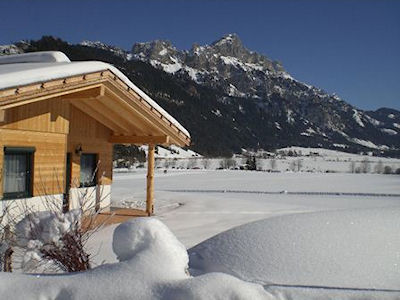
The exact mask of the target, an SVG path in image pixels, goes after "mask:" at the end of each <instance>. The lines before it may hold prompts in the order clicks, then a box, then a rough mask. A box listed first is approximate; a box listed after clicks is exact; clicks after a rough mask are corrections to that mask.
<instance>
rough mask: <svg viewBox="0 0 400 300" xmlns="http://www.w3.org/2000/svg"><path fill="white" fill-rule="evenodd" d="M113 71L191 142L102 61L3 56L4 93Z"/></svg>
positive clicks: (47, 54)
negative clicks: (18, 88)
mask: <svg viewBox="0 0 400 300" xmlns="http://www.w3.org/2000/svg"><path fill="white" fill-rule="evenodd" d="M105 70H109V71H111V72H112V73H113V74H114V75H116V76H117V77H118V78H119V79H120V80H122V81H123V82H124V83H125V84H126V85H127V86H128V87H130V88H131V89H132V90H133V91H135V92H136V93H137V94H138V95H139V96H140V97H141V98H143V99H144V100H145V101H146V102H147V103H148V104H149V105H150V106H151V107H152V108H153V109H155V110H156V111H158V112H159V113H160V114H161V115H162V116H163V117H164V118H166V119H167V120H168V121H170V122H171V123H172V124H173V125H175V126H176V127H177V128H178V130H180V131H181V132H182V133H183V134H185V135H186V136H187V137H189V138H190V134H189V132H188V131H187V130H186V129H185V128H184V127H183V126H182V125H181V124H180V123H179V122H178V121H177V120H175V118H173V117H172V116H171V115H170V114H169V113H167V112H166V111H165V110H164V109H163V108H162V107H161V106H159V105H158V104H157V103H156V102H155V101H154V100H153V99H151V98H150V97H149V96H148V95H147V94H146V93H144V92H143V91H142V90H141V89H139V88H138V87H137V86H136V85H135V84H133V83H132V82H131V81H130V80H129V79H128V77H126V76H125V75H124V74H123V73H122V72H121V71H119V70H118V69H117V68H115V67H114V66H112V65H110V64H108V63H104V62H100V61H80V62H71V61H70V60H69V58H68V57H67V56H66V55H65V54H64V53H62V52H59V51H44V52H34V53H25V54H16V55H7V56H0V90H2V89H8V88H14V87H20V86H25V85H29V84H33V83H41V82H46V81H49V80H55V79H61V78H66V77H71V76H76V75H83V74H89V73H93V72H99V71H105Z"/></svg>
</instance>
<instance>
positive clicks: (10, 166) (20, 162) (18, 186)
mask: <svg viewBox="0 0 400 300" xmlns="http://www.w3.org/2000/svg"><path fill="white" fill-rule="evenodd" d="M34 151H35V149H34V148H23V147H21V148H14V147H5V148H4V167H3V170H4V171H3V175H4V180H3V198H5V199H17V198H27V197H32V162H33V153H34Z"/></svg>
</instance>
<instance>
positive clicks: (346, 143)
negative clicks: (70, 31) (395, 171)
mask: <svg viewBox="0 0 400 300" xmlns="http://www.w3.org/2000/svg"><path fill="white" fill-rule="evenodd" d="M44 50H59V51H63V52H64V53H66V54H67V56H69V57H70V59H71V60H102V61H106V62H109V63H111V64H113V65H115V66H116V67H117V68H119V69H120V70H121V71H122V72H123V73H125V74H126V75H127V76H128V77H129V78H130V79H131V80H132V81H133V82H134V83H135V84H136V85H138V86H139V87H140V88H141V89H142V90H144V91H145V92H146V93H148V94H149V95H150V96H151V97H152V98H153V99H154V100H156V101H157V102H158V103H159V104H160V105H161V106H162V107H163V108H165V109H166V110H167V111H168V112H170V113H171V114H172V115H173V116H174V117H175V118H176V119H177V120H178V121H179V122H180V123H182V125H183V126H185V127H186V128H187V129H188V130H189V131H190V132H191V135H192V137H193V139H192V140H193V144H192V146H191V148H192V149H193V150H195V151H196V152H199V153H201V154H204V155H209V156H220V155H222V156H229V155H231V154H232V153H238V152H241V151H242V149H254V150H256V149H265V150H274V149H277V148H282V147H286V146H303V147H322V148H328V149H335V150H341V151H347V152H372V153H374V154H375V155H383V156H400V112H399V111H397V110H395V109H390V108H380V109H378V110H376V111H364V110H362V109H359V108H356V107H354V106H352V105H351V104H349V103H347V102H346V101H344V100H343V99H341V98H340V97H339V96H337V95H336V94H329V93H327V92H325V91H324V90H323V89H321V88H318V87H315V86H312V85H309V84H306V83H303V82H301V81H299V80H297V79H295V78H293V77H292V76H291V75H290V74H289V73H288V72H287V71H286V70H285V69H284V67H283V65H282V63H280V62H278V61H274V60H271V59H270V58H268V57H267V56H265V55H262V54H260V53H257V52H254V51H250V50H249V49H247V48H246V47H245V46H244V45H243V43H242V42H241V40H240V38H239V37H238V36H237V35H236V34H228V35H226V36H224V37H222V38H221V39H219V40H217V41H215V42H213V43H212V44H210V45H203V46H201V45H197V44H194V45H193V46H192V48H191V49H190V50H179V49H177V48H176V47H175V46H174V45H173V44H172V43H171V42H169V41H164V40H156V41H151V42H146V43H135V44H133V46H132V49H131V50H130V51H127V50H124V49H121V48H118V47H114V46H110V45H106V44H104V43H101V42H92V41H83V42H81V43H80V44H70V43H67V42H65V41H62V40H61V39H58V38H54V37H51V36H44V37H43V38H41V39H40V40H30V41H22V42H18V43H15V44H13V45H4V46H0V55H1V54H5V55H6V54H13V53H23V52H31V51H44Z"/></svg>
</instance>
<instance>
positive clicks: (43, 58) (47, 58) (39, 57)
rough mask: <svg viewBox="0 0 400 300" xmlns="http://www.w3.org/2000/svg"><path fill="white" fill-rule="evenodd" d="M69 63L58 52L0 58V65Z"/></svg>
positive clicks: (64, 56)
mask: <svg viewBox="0 0 400 300" xmlns="http://www.w3.org/2000/svg"><path fill="white" fill-rule="evenodd" d="M55 62H64V63H65V62H71V61H70V60H69V58H68V57H67V56H66V55H65V54H64V53H62V52H60V51H41V52H32V53H24V54H13V55H4V56H0V65H5V64H20V63H55Z"/></svg>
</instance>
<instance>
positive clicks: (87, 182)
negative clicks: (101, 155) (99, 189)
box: [80, 153, 97, 187]
mask: <svg viewBox="0 0 400 300" xmlns="http://www.w3.org/2000/svg"><path fill="white" fill-rule="evenodd" d="M96 168H97V155H96V154H89V153H83V154H81V178H80V186H81V187H88V186H95V185H96Z"/></svg>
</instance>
